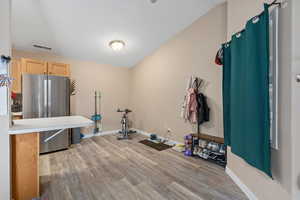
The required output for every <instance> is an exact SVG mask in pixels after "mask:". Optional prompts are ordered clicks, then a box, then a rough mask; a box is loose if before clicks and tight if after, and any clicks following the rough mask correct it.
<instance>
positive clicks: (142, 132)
mask: <svg viewBox="0 0 300 200" xmlns="http://www.w3.org/2000/svg"><path fill="white" fill-rule="evenodd" d="M131 130H133V131H136V132H137V133H139V134H141V135H144V136H147V137H150V135H151V133H148V132H146V131H142V130H139V129H135V128H132V129H131ZM157 137H158V138H159V139H162V140H165V139H166V138H164V137H160V136H157ZM166 144H169V145H176V144H183V143H182V142H178V141H175V140H169V139H168V142H167V143H166Z"/></svg>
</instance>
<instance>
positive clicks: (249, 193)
mask: <svg viewBox="0 0 300 200" xmlns="http://www.w3.org/2000/svg"><path fill="white" fill-rule="evenodd" d="M225 171H226V173H227V174H228V176H230V178H231V179H232V180H233V182H235V184H237V186H239V188H240V189H241V190H242V191H243V192H244V193H245V195H246V196H247V197H248V198H249V199H250V200H258V198H257V197H256V196H255V194H254V193H253V192H252V191H251V190H250V189H249V188H248V187H247V186H246V185H245V184H244V183H243V182H242V181H241V179H240V178H239V177H238V176H237V175H236V174H235V173H234V172H233V171H232V170H231V169H229V168H228V167H226V170H225Z"/></svg>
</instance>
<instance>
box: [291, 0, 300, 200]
mask: <svg viewBox="0 0 300 200" xmlns="http://www.w3.org/2000/svg"><path fill="white" fill-rule="evenodd" d="M291 7H292V38H293V43H292V44H293V52H292V76H291V79H290V80H291V82H292V104H291V105H292V109H291V111H292V120H291V122H292V134H293V135H292V138H293V139H292V141H293V153H292V155H293V172H292V178H293V180H292V184H293V185H292V186H293V197H294V199H300V157H299V152H300V146H299V141H300V135H299V130H300V123H299V119H300V104H299V99H300V84H299V83H298V82H296V81H295V77H296V75H297V74H300V38H299V36H300V24H299V19H300V12H299V10H300V1H299V0H292V6H291Z"/></svg>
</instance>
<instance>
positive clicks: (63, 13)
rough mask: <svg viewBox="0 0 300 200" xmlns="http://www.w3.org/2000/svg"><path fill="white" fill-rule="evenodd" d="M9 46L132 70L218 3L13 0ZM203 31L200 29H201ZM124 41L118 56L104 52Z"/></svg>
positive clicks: (199, 0)
mask: <svg viewBox="0 0 300 200" xmlns="http://www.w3.org/2000/svg"><path fill="white" fill-rule="evenodd" d="M12 2H13V3H12V9H13V12H12V19H13V20H12V21H13V23H12V34H13V47H14V48H16V49H18V50H25V51H33V52H34V51H47V50H41V49H36V48H34V47H33V46H32V45H33V44H38V45H43V46H48V47H51V48H52V50H51V52H52V53H54V54H57V55H61V56H65V57H70V58H75V59H80V60H88V61H95V62H98V63H103V64H111V65H115V66H124V67H132V66H134V65H135V64H137V63H138V62H139V61H141V60H142V59H143V58H144V57H145V56H147V55H149V54H151V53H152V52H153V51H154V50H155V49H157V48H158V47H160V46H161V45H162V44H163V43H164V42H166V41H167V40H168V39H170V38H171V37H172V36H174V35H175V34H176V33H178V32H180V31H181V30H183V29H185V28H186V27H187V26H189V25H190V24H192V23H193V22H194V21H195V20H196V19H198V18H199V17H200V16H202V15H204V14H206V13H207V12H208V11H209V10H210V9H211V8H212V7H214V6H216V4H218V3H220V2H223V0H158V1H157V2H156V3H154V4H152V3H150V2H151V1H150V0H26V1H24V0H12ZM203 28H205V27H203ZM112 40H123V41H124V42H125V43H126V45H125V48H124V49H123V50H122V51H120V52H114V51H113V50H112V49H110V48H109V45H108V44H109V42H110V41H112Z"/></svg>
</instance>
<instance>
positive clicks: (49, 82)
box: [48, 79, 52, 117]
mask: <svg viewBox="0 0 300 200" xmlns="http://www.w3.org/2000/svg"><path fill="white" fill-rule="evenodd" d="M51 107H52V101H51V80H50V79H48V109H49V108H51ZM48 117H52V116H51V111H50V110H48Z"/></svg>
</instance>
